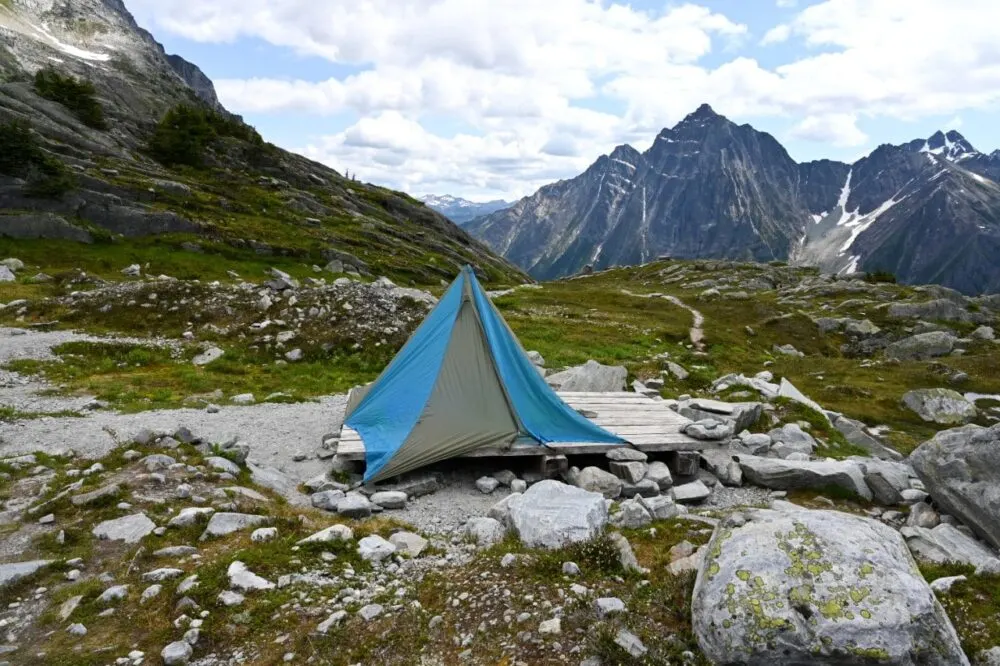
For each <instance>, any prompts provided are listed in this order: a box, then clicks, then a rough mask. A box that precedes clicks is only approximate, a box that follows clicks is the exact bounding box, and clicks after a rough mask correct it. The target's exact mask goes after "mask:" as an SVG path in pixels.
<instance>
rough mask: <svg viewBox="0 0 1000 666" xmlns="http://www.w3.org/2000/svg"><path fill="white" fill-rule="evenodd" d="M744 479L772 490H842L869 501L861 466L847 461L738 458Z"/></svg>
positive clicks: (870, 497)
mask: <svg viewBox="0 0 1000 666" xmlns="http://www.w3.org/2000/svg"><path fill="white" fill-rule="evenodd" d="M736 459H737V461H738V462H739V463H740V468H742V470H743V477H744V479H745V480H746V481H749V482H750V483H752V484H754V485H756V486H761V487H764V488H771V489H773V490H794V489H796V488H816V489H822V488H828V487H830V486H836V487H839V488H843V489H844V490H847V491H849V492H851V493H853V494H855V495H857V496H859V497H861V498H863V499H866V500H870V499H872V491H871V489H870V488H868V484H866V483H865V477H864V472H863V471H862V470H861V466H860V465H859V464H858V463H856V462H852V461H848V460H822V461H819V460H817V461H808V462H807V461H794V460H780V459H776V458H759V457H757V456H738V457H737V458H736Z"/></svg>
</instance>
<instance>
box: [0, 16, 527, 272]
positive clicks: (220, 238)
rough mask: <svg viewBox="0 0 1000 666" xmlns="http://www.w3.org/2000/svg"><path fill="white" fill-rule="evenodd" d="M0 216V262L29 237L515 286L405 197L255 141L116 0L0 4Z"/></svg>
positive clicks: (494, 260)
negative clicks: (464, 275)
mask: <svg viewBox="0 0 1000 666" xmlns="http://www.w3.org/2000/svg"><path fill="white" fill-rule="evenodd" d="M36 75H39V76H38V77H37V78H36ZM28 128H30V129H28ZM0 215H2V217H0V242H3V243H5V244H6V245H5V247H6V248H7V249H8V251H10V250H11V249H12V246H11V243H15V242H22V241H23V242H28V241H30V240H31V239H37V238H39V237H41V238H44V239H48V240H50V241H52V240H56V241H58V240H66V239H74V240H86V241H89V242H90V244H95V243H96V244H102V243H113V244H115V246H116V247H115V249H114V252H115V253H116V254H117V255H120V256H123V258H124V255H126V254H127V253H128V251H129V249H128V248H138V247H147V246H149V245H150V244H151V243H155V244H158V245H166V246H168V247H170V248H172V249H173V250H175V251H177V252H191V251H197V252H201V253H207V254H210V255H213V256H216V257H217V258H218V259H219V260H222V261H228V260H232V261H234V262H239V261H244V260H253V261H258V259H254V258H255V257H261V256H269V255H270V256H285V257H297V258H299V259H300V260H301V263H304V264H306V265H309V264H318V265H320V266H322V265H325V264H327V263H329V262H331V261H335V262H340V264H334V267H336V266H339V265H343V266H344V267H345V268H349V269H352V270H353V269H357V270H358V271H359V272H361V273H371V274H373V275H378V274H385V275H387V276H389V277H392V278H393V279H397V280H399V279H401V280H404V281H407V282H418V283H423V284H437V283H438V282H439V281H440V280H441V279H451V278H452V277H454V275H455V274H456V273H457V272H458V270H459V268H460V267H461V266H462V265H464V264H472V265H473V266H474V267H475V268H476V269H477V271H478V273H479V274H480V276H481V277H483V278H484V279H487V280H493V281H504V282H511V281H514V282H519V281H523V280H524V279H526V276H525V275H524V274H523V273H522V272H521V271H520V270H519V269H517V268H516V267H514V266H513V265H512V264H510V263H509V262H507V261H505V260H503V259H501V258H499V257H497V256H496V255H494V254H493V253H492V252H491V251H490V250H489V249H488V248H487V247H486V246H484V245H483V244H482V243H480V242H479V241H477V240H475V239H473V238H472V237H471V236H469V234H467V233H466V232H465V231H463V230H461V229H459V228H458V227H456V226H455V225H454V224H453V223H452V222H450V221H449V220H447V219H446V218H445V217H444V216H442V215H440V214H438V213H436V212H434V211H432V210H430V209H428V208H427V207H426V206H424V205H423V204H421V203H420V202H418V201H416V200H415V199H413V198H411V197H409V196H407V195H406V194H403V193H400V192H394V191H391V190H388V189H384V188H381V187H376V186H373V185H369V184H364V183H359V182H355V181H352V180H347V179H345V178H344V177H343V176H342V175H341V174H339V173H337V172H335V171H333V170H332V169H330V168H328V167H326V166H324V165H322V164H319V163H317V162H313V161H311V160H308V159H306V158H304V157H302V156H299V155H295V154H292V153H289V152H286V151H284V150H282V149H280V148H278V147H276V146H273V145H271V144H268V143H266V142H264V141H263V140H262V139H261V137H260V135H259V134H257V132H256V131H255V130H254V129H253V128H252V127H249V126H247V125H245V124H244V123H243V121H242V119H241V118H240V117H239V116H236V115H233V114H231V113H229V112H228V111H227V110H226V109H224V108H223V106H222V105H221V104H220V102H219V100H218V97H217V96H216V93H215V87H214V85H213V84H212V81H211V80H210V79H209V78H208V77H207V76H206V75H205V73H204V72H203V71H202V70H201V69H200V68H199V67H198V66H197V65H195V64H193V63H190V62H188V61H187V60H185V59H184V58H182V57H180V56H176V55H169V54H167V53H166V52H165V51H164V49H163V47H162V46H161V45H160V44H159V43H158V42H157V41H156V40H155V39H154V37H153V36H152V35H151V34H150V33H149V32H147V31H146V30H144V29H142V28H141V27H139V26H138V25H137V24H136V22H135V20H134V19H133V17H132V15H131V14H130V13H129V12H128V10H127V9H126V7H125V5H124V3H123V2H122V1H121V0H0ZM4 236H6V237H7V240H4V238H3V237H4ZM11 238H13V239H14V240H11ZM73 252H76V250H73ZM79 252H80V255H81V257H82V256H83V255H87V256H91V255H95V254H97V253H96V252H91V251H90V250H88V249H87V248H83V247H81V248H80V250H79ZM82 261H83V260H82V259H81V262H82ZM81 265H82V264H81ZM234 267H238V266H234Z"/></svg>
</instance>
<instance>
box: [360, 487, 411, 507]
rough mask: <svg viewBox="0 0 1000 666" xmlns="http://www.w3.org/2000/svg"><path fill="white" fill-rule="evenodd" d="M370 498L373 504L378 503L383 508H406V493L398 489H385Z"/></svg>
mask: <svg viewBox="0 0 1000 666" xmlns="http://www.w3.org/2000/svg"><path fill="white" fill-rule="evenodd" d="M368 499H369V500H370V501H371V503H372V504H377V505H378V506H380V507H382V508H383V509H403V508H406V493H404V492H400V491H398V490H383V491H380V492H377V493H373V494H372V496H371V497H369V498H368Z"/></svg>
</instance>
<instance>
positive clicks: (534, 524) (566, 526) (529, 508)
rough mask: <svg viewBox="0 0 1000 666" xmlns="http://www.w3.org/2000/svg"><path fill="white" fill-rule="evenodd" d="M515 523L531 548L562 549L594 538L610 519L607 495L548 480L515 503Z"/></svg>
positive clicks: (534, 487) (513, 506)
mask: <svg viewBox="0 0 1000 666" xmlns="http://www.w3.org/2000/svg"><path fill="white" fill-rule="evenodd" d="M510 506H511V522H512V523H513V525H514V529H515V530H516V532H517V534H518V536H519V537H520V539H521V541H522V542H524V544H525V545H527V546H528V547H531V548H535V547H543V548H560V547H562V546H565V545H567V544H569V543H574V542H580V541H587V540H590V539H593V538H594V537H596V536H597V535H598V534H600V533H601V531H602V530H603V529H604V526H605V525H606V524H607V522H608V509H607V505H606V504H605V503H604V497H603V496H602V495H600V494H599V493H592V492H587V491H586V490H583V489H581V488H575V487H573V486H568V485H566V484H564V483H560V482H558V481H553V480H551V479H546V480H545V481H540V482H538V483H536V484H535V485H533V486H531V487H530V488H528V490H527V491H526V492H525V493H524V494H523V495H521V496H519V497H517V498H516V499H515V500H514V501H513V502H511V505H510Z"/></svg>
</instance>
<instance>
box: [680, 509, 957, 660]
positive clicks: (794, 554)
mask: <svg viewBox="0 0 1000 666" xmlns="http://www.w3.org/2000/svg"><path fill="white" fill-rule="evenodd" d="M747 517H748V519H749V520H748V521H747V522H746V524H744V525H742V526H740V527H736V526H734V525H732V524H731V523H726V522H723V523H722V524H720V526H719V527H718V528H716V530H715V533H714V534H713V536H712V540H711V541H710V542H709V544H708V546H707V552H708V554H707V556H706V557H705V559H704V562H703V564H702V566H701V568H700V569H699V571H698V577H697V580H696V582H695V589H694V596H693V599H692V609H691V614H692V624H693V627H694V633H695V636H696V637H697V639H698V644H699V645H700V646H701V648H702V650H703V651H704V653H705V655H706V656H707V657H708V658H709V660H711V661H712V662H713V663H717V664H748V665H749V664H755V665H764V664H821V663H826V664H866V663H880V664H899V665H903V664H907V665H916V664H927V665H940V666H946V665H947V666H960V665H962V664H968V663H969V661H968V659H967V658H966V657H965V654H964V653H963V652H962V648H961V646H960V645H959V641H958V637H957V635H956V633H955V629H954V628H953V627H952V625H951V622H950V621H949V619H948V617H947V615H946V614H945V612H944V610H943V609H942V608H941V605H940V604H939V603H938V601H937V599H936V598H935V597H934V593H933V592H932V591H931V589H930V587H929V586H928V585H927V583H926V581H924V579H923V577H922V576H921V575H920V571H919V570H918V569H917V567H916V564H915V563H914V561H913V558H912V557H910V554H909V551H908V550H907V548H906V544H905V543H904V541H903V538H902V537H901V536H900V535H899V533H898V532H896V531H895V530H893V529H892V528H891V527H888V526H887V525H884V524H882V523H880V522H878V521H875V520H871V519H868V518H860V517H857V516H853V515H850V514H845V513H840V512H834V511H808V510H803V511H794V512H789V513H785V512H776V511H767V510H758V511H753V512H750V513H749V515H748V516H747Z"/></svg>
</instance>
